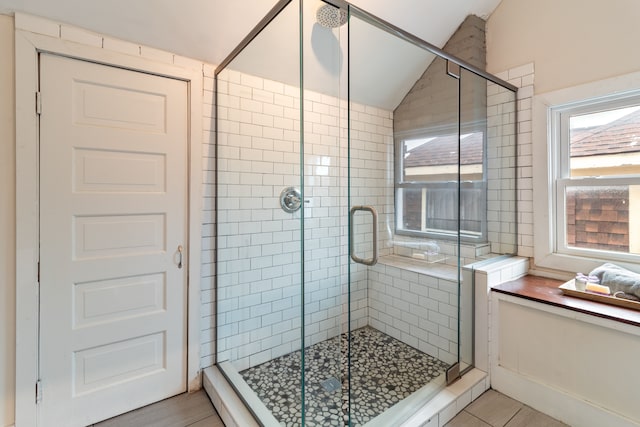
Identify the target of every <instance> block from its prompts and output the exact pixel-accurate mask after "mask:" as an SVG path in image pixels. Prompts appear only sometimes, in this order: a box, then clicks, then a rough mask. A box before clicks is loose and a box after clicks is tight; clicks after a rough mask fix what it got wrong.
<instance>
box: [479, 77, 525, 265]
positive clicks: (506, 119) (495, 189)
mask: <svg viewBox="0 0 640 427" xmlns="http://www.w3.org/2000/svg"><path fill="white" fill-rule="evenodd" d="M516 131H517V129H516V103H515V94H514V93H513V92H511V91H510V90H507V89H505V88H503V87H502V86H499V85H497V84H495V83H492V82H487V230H488V236H487V237H488V240H489V242H490V244H491V252H493V253H497V254H505V253H510V254H512V253H515V252H516V244H517V235H516V233H517V231H518V229H517V218H516V197H517V195H516V188H517V186H516V177H517V171H516Z"/></svg>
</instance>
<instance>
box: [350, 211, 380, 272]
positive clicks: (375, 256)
mask: <svg viewBox="0 0 640 427" xmlns="http://www.w3.org/2000/svg"><path fill="white" fill-rule="evenodd" d="M356 211H368V212H371V215H372V216H373V257H372V258H367V259H364V258H360V257H359V256H357V255H356V245H355V241H354V237H353V233H354V232H353V230H354V228H355V224H354V221H353V216H354V214H355V213H356ZM349 216H350V217H351V221H350V222H351V227H350V228H351V229H350V230H349V239H350V241H351V244H350V246H351V251H350V252H351V254H350V255H351V259H352V260H353V261H354V262H357V263H358V264H364V265H375V264H376V263H377V262H378V212H376V209H375V208H374V207H373V206H354V207H352V208H351V211H350V212H349Z"/></svg>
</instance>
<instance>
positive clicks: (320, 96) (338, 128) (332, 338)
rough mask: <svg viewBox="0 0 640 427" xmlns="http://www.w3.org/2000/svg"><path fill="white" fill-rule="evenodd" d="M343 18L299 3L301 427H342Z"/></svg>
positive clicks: (341, 13)
mask: <svg viewBox="0 0 640 427" xmlns="http://www.w3.org/2000/svg"><path fill="white" fill-rule="evenodd" d="M346 14H347V11H346V10H340V9H336V8H335V7H334V6H332V5H329V4H327V3H324V2H313V3H310V2H303V15H302V19H303V23H302V26H303V35H302V36H303V37H302V41H301V43H302V46H303V49H304V61H303V67H302V73H303V76H304V80H303V81H304V87H303V89H304V91H303V93H302V96H303V106H304V109H303V118H304V121H303V124H304V128H303V137H304V139H303V144H302V148H303V153H302V154H303V156H302V158H303V166H304V169H303V175H304V187H303V195H304V206H303V212H304V214H303V217H304V222H303V227H304V239H303V241H302V248H303V253H304V260H303V263H304V265H303V269H304V287H303V298H304V324H303V326H304V334H303V337H304V338H303V339H304V349H305V351H304V401H305V406H304V414H303V419H304V425H305V426H328V425H344V423H345V421H347V422H348V407H346V406H344V405H343V403H344V401H345V396H347V395H348V378H347V377H346V374H347V372H348V366H347V354H346V352H345V351H343V350H346V339H347V335H346V332H347V326H348V324H347V313H348V310H347V303H348V300H349V294H348V291H349V290H348V287H347V267H346V259H347V256H348V255H347V239H348V233H347V231H348V228H347V220H348V215H347V214H348V209H347V206H346V195H347V166H348V159H347V157H346V155H347V150H346V145H347V139H346V114H347V112H346V106H347V105H346V101H345V100H346V91H347V85H346V81H344V79H345V78H346V72H347V52H348V49H347V43H346V40H347V26H346V25H345V24H346V18H347V16H346ZM351 298H352V301H354V302H355V301H358V298H359V296H358V295H357V294H352V296H351ZM360 298H361V296H360Z"/></svg>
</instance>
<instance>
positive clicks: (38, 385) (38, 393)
mask: <svg viewBox="0 0 640 427" xmlns="http://www.w3.org/2000/svg"><path fill="white" fill-rule="evenodd" d="M40 402H42V381H40V380H38V381H36V403H40Z"/></svg>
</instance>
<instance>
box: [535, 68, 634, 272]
mask: <svg viewBox="0 0 640 427" xmlns="http://www.w3.org/2000/svg"><path fill="white" fill-rule="evenodd" d="M639 88H640V72H636V73H631V74H626V75H622V76H618V77H614V78H610V79H606V80H600V81H597V82H592V83H586V84H583V85H579V86H573V87H569V88H566V89H560V90H557V91H553V92H548V93H544V94H538V95H535V96H534V98H533V129H532V132H533V134H532V138H533V153H532V155H533V159H532V161H533V170H534V171H536V173H534V174H533V223H534V233H533V234H534V236H533V245H534V263H535V265H536V267H541V268H547V269H553V270H558V271H562V272H570V273H576V272H583V273H587V272H589V271H591V270H593V269H594V268H596V267H598V266H599V265H601V264H603V263H604V262H607V261H610V260H607V259H603V258H597V256H596V255H594V256H585V255H576V254H571V253H558V252H557V251H556V248H555V238H554V236H555V235H556V233H558V232H560V230H556V229H554V227H555V224H554V216H555V212H554V211H553V209H554V203H553V200H554V198H555V197H556V194H557V193H556V184H555V182H554V178H555V177H554V170H558V163H557V162H558V161H559V159H558V158H557V157H556V155H555V153H557V149H556V148H557V147H554V146H553V141H554V140H555V138H554V136H555V135H554V132H557V129H553V128H551V126H550V125H551V123H552V115H553V111H552V109H553V108H554V107H558V106H563V105H570V104H574V103H575V104H576V105H579V104H580V103H581V102H583V101H584V100H586V99H597V98H606V97H611V96H614V95H619V96H624V95H625V94H627V93H629V92H630V91H637V90H638V89H639ZM613 262H615V263H616V264H618V265H620V266H622V267H625V268H628V269H630V270H633V271H637V272H640V264H639V263H636V262H629V261H624V260H616V261H613Z"/></svg>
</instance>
